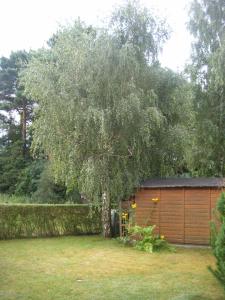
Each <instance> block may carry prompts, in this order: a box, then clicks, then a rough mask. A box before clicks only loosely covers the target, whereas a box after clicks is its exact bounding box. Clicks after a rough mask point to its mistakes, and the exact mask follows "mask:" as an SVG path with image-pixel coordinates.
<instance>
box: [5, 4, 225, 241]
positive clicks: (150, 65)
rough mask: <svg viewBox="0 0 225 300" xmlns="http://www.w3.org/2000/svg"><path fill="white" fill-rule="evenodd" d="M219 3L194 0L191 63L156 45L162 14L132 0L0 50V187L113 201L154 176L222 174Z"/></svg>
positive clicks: (224, 80)
mask: <svg viewBox="0 0 225 300" xmlns="http://www.w3.org/2000/svg"><path fill="white" fill-rule="evenodd" d="M224 21H225V9H224V5H223V1H219V0H217V1H209V0H195V1H193V2H192V4H191V7H190V20H189V25H188V26H189V30H190V32H191V33H192V35H193V36H194V43H193V51H192V63H191V64H189V65H187V66H186V68H185V70H184V72H183V73H182V74H178V73H177V72H174V71H172V70H169V69H167V68H163V67H162V66H161V65H160V63H159V60H158V55H159V53H160V51H161V50H162V48H163V45H164V43H165V41H166V40H167V39H168V38H169V27H168V25H167V23H166V21H165V20H164V19H161V18H160V17H158V16H157V17H156V16H155V15H154V14H153V13H152V11H150V10H148V9H146V8H143V7H142V6H141V5H140V4H139V2H138V1H128V2H126V3H125V4H124V5H122V6H120V7H118V8H117V9H115V11H114V12H113V13H112V16H111V18H110V20H109V22H108V24H107V26H104V27H102V28H96V27H94V26H87V25H86V24H85V23H84V22H82V21H80V20H77V21H75V22H74V23H73V24H71V25H69V26H66V27H61V28H60V29H59V30H58V31H57V32H56V33H55V34H54V36H53V37H52V38H51V39H50V40H49V42H48V46H47V47H46V48H43V49H40V50H37V51H30V52H29V53H27V52H25V51H18V52H14V53H12V54H11V56H10V57H9V58H5V57H2V58H1V59H0V126H1V135H0V139H1V143H0V173H1V176H0V192H2V193H9V194H17V195H29V196H31V199H32V201H36V202H43V201H48V202H53V203H55V202H60V201H61V202H66V201H73V202H79V201H81V195H82V196H84V198H85V199H86V201H92V202H93V203H95V204H96V205H101V206H102V207H103V210H102V211H103V213H102V220H103V224H104V228H103V229H104V230H103V231H104V235H105V236H109V235H110V208H111V206H112V205H114V204H115V205H116V204H118V202H119V201H120V200H121V199H126V198H128V197H129V196H130V195H131V194H132V193H134V192H135V189H136V188H137V187H138V186H139V184H140V182H141V181H143V180H145V179H147V178H151V177H170V176H187V177H193V176H217V177H220V176H224V173H225V156H224V154H225V151H224V150H225V138H224V131H225V125H224V124H225V122H224V116H225V105H224V104H225V92H224V85H225V77H224V75H225V71H224V70H225V68H224V61H225V60H224V55H225V39H224V32H225V31H224V24H225V22H224Z"/></svg>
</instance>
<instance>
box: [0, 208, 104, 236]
mask: <svg viewBox="0 0 225 300" xmlns="http://www.w3.org/2000/svg"><path fill="white" fill-rule="evenodd" d="M100 231H101V217H100V211H99V210H98V209H97V208H95V207H90V206H88V205H75V204H72V205H66V204H57V205H54V204H0V239H12V238H24V237H47V236H60V235H79V234H95V233H100Z"/></svg>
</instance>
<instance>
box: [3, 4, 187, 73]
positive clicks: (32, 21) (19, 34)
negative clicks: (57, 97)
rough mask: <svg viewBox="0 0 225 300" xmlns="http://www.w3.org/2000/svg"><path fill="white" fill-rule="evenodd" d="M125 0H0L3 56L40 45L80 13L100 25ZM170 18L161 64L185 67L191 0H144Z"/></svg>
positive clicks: (176, 68)
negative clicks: (167, 38)
mask: <svg viewBox="0 0 225 300" xmlns="http://www.w3.org/2000/svg"><path fill="white" fill-rule="evenodd" d="M121 3H123V1H122V0H0V7H1V17H0V57H1V56H6V57H8V56H9V55H10V52H11V51H17V50H23V49H25V50H29V49H38V48H40V47H43V46H45V43H46V41H47V40H48V39H49V38H50V37H51V35H52V34H53V33H54V32H56V31H57V28H58V27H59V25H60V24H64V25H65V24H66V23H69V22H72V21H73V20H74V19H76V18H77V17H80V18H81V20H83V21H85V22H86V23H87V24H93V25H97V26H98V25H99V26H100V24H101V23H102V22H103V21H104V20H105V19H106V18H107V17H109V16H110V12H111V11H112V10H113V8H114V7H115V6H118V4H121ZM141 3H143V5H145V6H147V7H149V8H153V9H154V10H155V11H156V12H157V13H158V15H160V16H163V17H165V18H166V19H167V22H168V23H169V24H170V27H171V29H172V32H171V38H170V39H169V40H168V41H167V42H166V44H165V45H164V49H163V52H162V53H161V54H160V62H161V64H162V66H164V67H168V68H171V69H173V70H174V71H182V69H183V67H184V65H185V63H186V62H187V61H188V59H189V57H190V52H191V36H190V34H189V33H188V31H187V29H186V23H187V20H188V5H189V4H190V0H141Z"/></svg>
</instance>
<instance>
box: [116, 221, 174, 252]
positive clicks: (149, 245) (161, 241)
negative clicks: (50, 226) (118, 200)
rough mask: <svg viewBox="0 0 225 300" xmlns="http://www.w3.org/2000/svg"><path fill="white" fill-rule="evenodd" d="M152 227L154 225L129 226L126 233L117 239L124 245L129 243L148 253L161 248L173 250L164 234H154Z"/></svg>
mask: <svg viewBox="0 0 225 300" xmlns="http://www.w3.org/2000/svg"><path fill="white" fill-rule="evenodd" d="M154 229H155V225H153V226H147V227H141V226H137V225H135V226H131V227H129V229H128V235H127V236H125V237H121V238H119V240H120V241H121V242H122V243H124V244H126V245H131V246H133V247H134V248H136V249H138V250H142V251H145V252H150V253H152V252H155V251H159V250H162V249H167V250H174V248H172V247H171V246H170V245H169V244H168V242H167V241H166V240H165V238H164V236H162V235H161V236H159V235H156V234H154Z"/></svg>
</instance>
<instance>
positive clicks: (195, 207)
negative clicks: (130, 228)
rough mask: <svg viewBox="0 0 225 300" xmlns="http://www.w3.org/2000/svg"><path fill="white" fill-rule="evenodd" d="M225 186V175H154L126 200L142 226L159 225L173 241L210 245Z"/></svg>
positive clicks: (157, 227) (167, 237) (158, 230)
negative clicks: (179, 176) (216, 212)
mask: <svg viewBox="0 0 225 300" xmlns="http://www.w3.org/2000/svg"><path fill="white" fill-rule="evenodd" d="M224 187H225V179H224V178H176V179H151V180H147V181H145V182H143V183H142V184H141V186H140V189H139V190H138V191H137V192H136V194H135V196H134V197H133V198H132V199H130V200H129V201H126V202H124V204H123V205H122V207H123V208H125V209H128V207H131V204H132V203H135V205H134V207H135V208H134V209H132V210H133V214H134V218H135V223H136V224H137V225H140V226H147V225H152V224H155V225H156V233H157V234H160V235H164V236H165V238H166V239H167V240H168V241H169V242H172V243H180V244H199V245H208V244H209V243H210V221H211V220H213V219H214V218H215V214H214V213H213V209H214V208H215V207H216V202H217V199H218V197H219V195H220V193H221V191H222V190H223V188H224Z"/></svg>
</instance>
